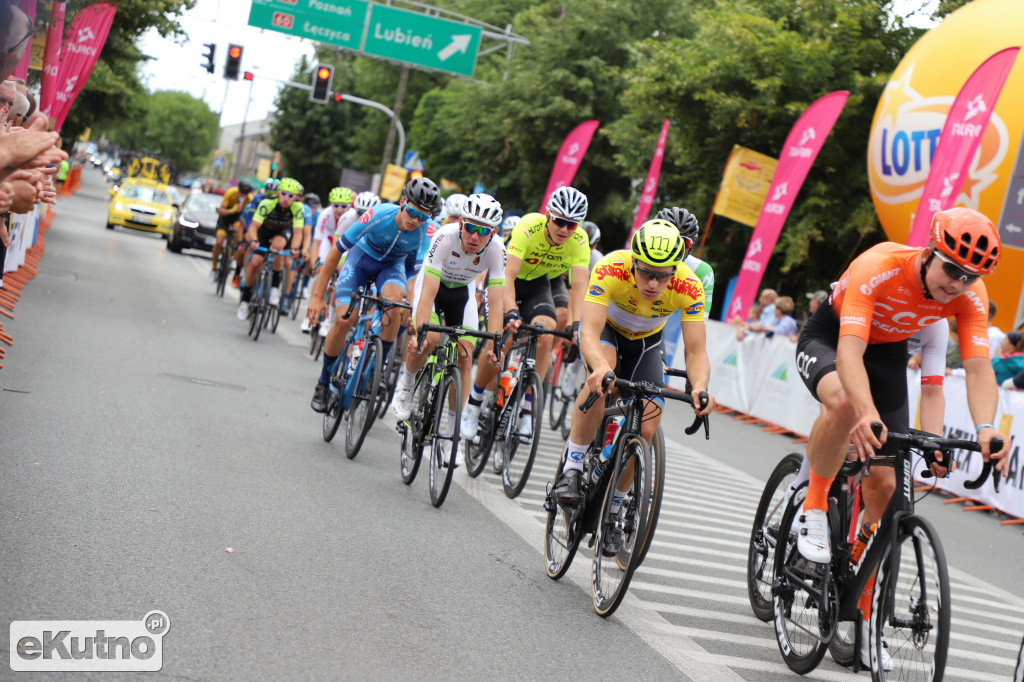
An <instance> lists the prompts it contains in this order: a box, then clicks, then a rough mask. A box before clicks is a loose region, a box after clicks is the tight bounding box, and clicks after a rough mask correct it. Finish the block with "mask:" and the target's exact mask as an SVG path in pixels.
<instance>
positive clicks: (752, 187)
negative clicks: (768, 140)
mask: <svg viewBox="0 0 1024 682" xmlns="http://www.w3.org/2000/svg"><path fill="white" fill-rule="evenodd" d="M778 164H779V162H778V160H777V159H773V158H772V157H770V156H767V155H765V154H760V153H758V152H755V151H754V150H752V149H747V148H746V147H741V146H740V145H738V144H737V145H733V148H732V153H730V154H729V160H728V161H727V162H726V164H725V173H723V174H722V184H721V186H720V187H719V188H718V196H716V197H715V205H714V208H713V210H714V212H715V215H720V216H723V217H726V218H729V219H730V220H735V221H736V222H738V223H743V224H744V225H749V226H750V227H753V226H754V225H756V224H757V217H758V216H759V215H761V207H762V206H764V200H765V199H766V198H767V197H768V187H769V185H771V182H772V177H773V176H774V175H775V168H776V166H778Z"/></svg>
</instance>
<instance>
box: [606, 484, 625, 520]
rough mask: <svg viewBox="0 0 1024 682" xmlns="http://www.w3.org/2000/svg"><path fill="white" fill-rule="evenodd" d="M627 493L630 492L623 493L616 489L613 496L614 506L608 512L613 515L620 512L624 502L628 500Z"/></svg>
mask: <svg viewBox="0 0 1024 682" xmlns="http://www.w3.org/2000/svg"><path fill="white" fill-rule="evenodd" d="M627 492H629V491H628V490H627V491H622V490H619V489H618V488H616V489H615V492H614V493H613V494H612V504H611V506H610V507H608V511H610V512H611V513H612V514H615V513H616V512H618V511H619V507H621V506H622V501H623V500H625V499H626V493H627Z"/></svg>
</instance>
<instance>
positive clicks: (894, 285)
mask: <svg viewBox="0 0 1024 682" xmlns="http://www.w3.org/2000/svg"><path fill="white" fill-rule="evenodd" d="M999 254H1000V241H999V235H998V233H997V232H996V229H995V227H994V226H993V225H992V222H991V221H990V220H989V219H988V218H986V217H985V216H984V215H982V214H981V213H978V212H977V211H975V210H973V209H969V208H962V207H961V208H953V209H949V210H946V211H940V212H938V213H936V214H935V216H934V218H933V220H932V227H931V241H930V242H929V244H928V246H927V247H925V248H918V247H909V246H903V245H900V244H895V243H892V242H886V243H883V244H878V245H877V246H874V247H872V248H871V249H869V250H868V251H866V252H864V253H863V254H861V255H860V256H858V257H857V258H856V259H855V260H854V261H853V263H851V265H850V267H849V269H848V270H847V271H846V272H845V273H844V274H843V276H842V278H841V279H840V280H839V284H838V285H837V286H836V288H835V290H834V291H833V292H832V295H831V296H830V297H829V299H828V301H826V302H825V303H823V304H822V305H821V306H820V307H819V308H818V310H817V312H815V314H814V316H813V317H812V318H811V320H810V321H809V322H808V324H807V326H806V327H805V329H804V331H803V333H802V334H801V336H800V340H799V342H798V344H797V368H798V369H799V371H800V376H801V378H802V379H803V381H804V383H805V384H806V385H807V388H808V389H810V391H811V393H812V394H813V395H814V396H815V398H817V400H818V401H819V402H821V403H822V406H823V409H822V412H821V414H820V415H819V417H818V418H817V420H815V423H814V426H813V427H812V429H811V434H810V440H809V441H808V443H807V455H808V458H809V459H810V461H811V469H812V472H811V480H810V487H809V488H808V493H807V498H806V500H805V502H804V514H803V515H802V516H801V530H800V534H799V536H798V543H797V544H798V547H799V549H800V553H801V554H803V556H804V557H805V558H807V559H809V560H811V561H817V562H819V563H825V562H827V561H828V560H829V556H830V548H829V542H828V524H827V521H826V519H825V513H824V510H825V509H826V508H827V502H826V496H827V494H828V488H829V486H830V485H831V482H832V479H833V478H834V477H835V475H836V474H837V473H838V471H839V468H840V466H842V462H843V459H844V458H845V456H846V453H847V449H848V446H849V444H850V442H851V441H852V443H853V444H854V445H855V446H856V448H857V451H858V453H859V455H860V457H861V459H866V458H867V457H870V456H873V455H874V451H875V449H877V448H880V447H882V444H883V443H884V442H885V439H886V434H887V433H888V430H889V429H893V430H900V431H905V430H906V427H907V423H906V422H907V417H906V414H907V383H906V372H905V367H906V360H907V354H906V353H907V347H906V340H907V339H908V338H910V337H911V336H913V335H914V334H916V333H917V332H919V331H920V330H921V329H923V328H924V327H927V326H929V325H931V324H934V323H935V322H937V321H938V320H940V319H942V318H945V317H950V316H953V317H955V318H956V321H957V325H958V332H959V335H960V347H961V353H962V355H963V360H964V369H965V370H966V373H967V401H968V405H969V408H970V411H971V416H972V418H973V419H974V422H975V425H976V426H977V431H978V441H979V443H980V444H981V447H982V456H983V457H984V458H985V460H986V461H987V460H988V459H989V458H990V457H993V456H994V457H996V458H997V459H998V460H999V461H998V462H997V465H996V466H997V468H998V469H999V470H1000V471H1002V470H1004V469H1005V466H1006V460H1005V459H1004V457H1003V456H1004V455H1005V454H1006V452H1007V448H1006V447H1005V446H1004V449H1003V451H1001V452H997V453H993V452H990V450H989V441H990V440H991V439H992V437H993V436H996V435H998V434H997V432H996V429H995V427H993V426H992V424H991V422H992V420H993V419H994V418H995V414H996V408H997V404H998V391H997V386H996V382H995V374H994V373H993V371H992V364H991V362H989V360H988V331H987V330H988V294H987V293H986V290H985V285H984V283H982V282H981V279H980V278H981V277H982V276H983V275H987V274H989V273H991V272H992V271H993V270H994V269H995V267H996V264H997V263H998V262H999ZM876 421H881V422H882V423H883V424H885V426H886V429H885V430H883V433H882V435H881V437H879V438H876V437H875V435H874V434H873V433H872V432H871V423H872V422H876ZM1005 442H1006V443H1009V442H1010V440H1009V438H1006V439H1005ZM941 473H944V472H941ZM869 479H870V484H869V483H868V482H867V481H866V482H865V486H864V504H865V511H866V513H867V514H869V515H870V516H871V517H872V518H875V519H877V518H878V517H879V516H880V515H881V512H882V511H883V510H884V508H885V505H886V504H887V503H888V500H889V498H890V497H891V495H892V488H893V486H894V485H895V484H894V480H895V479H894V474H893V472H892V470H890V469H886V468H884V467H882V468H879V469H874V470H872V472H871V476H870V477H869Z"/></svg>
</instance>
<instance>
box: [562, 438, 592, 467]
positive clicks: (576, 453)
mask: <svg viewBox="0 0 1024 682" xmlns="http://www.w3.org/2000/svg"><path fill="white" fill-rule="evenodd" d="M566 446H567V447H568V448H569V456H568V457H566V458H565V466H563V467H562V472H563V473H564V472H566V471H568V470H569V469H575V470H576V471H583V460H584V458H586V456H587V447H588V446H589V444H583V445H580V444H579V443H573V442H572V441H569V442H567V443H566Z"/></svg>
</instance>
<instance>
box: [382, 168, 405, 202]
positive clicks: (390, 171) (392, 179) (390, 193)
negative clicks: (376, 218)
mask: <svg viewBox="0 0 1024 682" xmlns="http://www.w3.org/2000/svg"><path fill="white" fill-rule="evenodd" d="M408 175H409V171H407V170H405V169H404V168H402V167H401V166H396V165H395V164H393V163H389V164H388V165H387V167H386V168H385V169H384V178H383V179H382V180H381V181H380V198H381V199H383V200H384V201H391V202H394V203H398V199H399V198H400V197H401V196H402V190H403V189H405V178H406V177H407V176H408Z"/></svg>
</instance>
